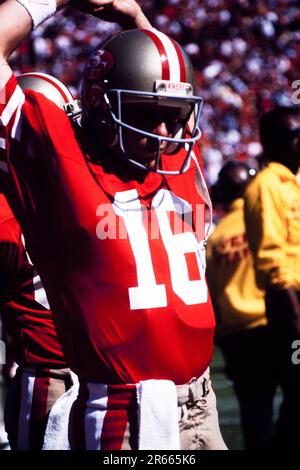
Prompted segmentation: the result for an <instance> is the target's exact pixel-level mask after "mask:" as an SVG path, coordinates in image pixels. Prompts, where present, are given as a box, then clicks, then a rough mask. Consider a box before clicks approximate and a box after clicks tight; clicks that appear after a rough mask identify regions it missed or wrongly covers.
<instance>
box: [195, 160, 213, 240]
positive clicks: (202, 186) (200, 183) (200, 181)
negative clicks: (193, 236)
mask: <svg viewBox="0 0 300 470" xmlns="http://www.w3.org/2000/svg"><path fill="white" fill-rule="evenodd" d="M191 158H192V159H193V160H194V162H195V164H196V173H195V186H196V189H197V192H198V194H199V196H200V197H201V198H202V199H203V201H204V202H205V204H206V205H207V207H208V209H209V225H208V227H207V229H206V230H205V234H204V236H205V239H204V242H203V243H204V244H205V243H206V240H207V239H208V236H209V231H210V228H211V226H212V212H213V210H212V202H211V198H210V195H209V192H208V189H207V185H206V181H205V179H204V176H203V173H202V171H201V168H200V165H199V162H198V159H197V157H196V155H195V153H194V152H192V153H191Z"/></svg>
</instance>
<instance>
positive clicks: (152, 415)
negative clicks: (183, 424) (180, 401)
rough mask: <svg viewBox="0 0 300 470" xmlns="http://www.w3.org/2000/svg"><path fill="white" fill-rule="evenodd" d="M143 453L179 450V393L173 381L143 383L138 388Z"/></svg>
mask: <svg viewBox="0 0 300 470" xmlns="http://www.w3.org/2000/svg"><path fill="white" fill-rule="evenodd" d="M137 399H138V404H139V449H141V450H168V449H169V450H179V449H180V440H179V424H178V408H177V392H176V386H175V384H174V382H171V381H170V380H152V379H151V380H142V381H140V382H139V384H137Z"/></svg>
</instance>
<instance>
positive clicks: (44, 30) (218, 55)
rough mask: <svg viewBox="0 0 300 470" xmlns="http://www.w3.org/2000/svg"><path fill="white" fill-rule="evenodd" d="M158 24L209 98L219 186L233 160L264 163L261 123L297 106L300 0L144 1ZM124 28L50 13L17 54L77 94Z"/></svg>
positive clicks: (209, 147) (22, 63)
mask: <svg viewBox="0 0 300 470" xmlns="http://www.w3.org/2000/svg"><path fill="white" fill-rule="evenodd" d="M140 3H141V5H142V7H143V9H144V11H145V13H146V14H147V16H148V18H149V19H150V21H151V22H152V24H153V25H154V26H155V27H157V28H158V29H159V30H161V31H162V32H164V33H166V34H169V35H170V36H172V37H173V38H175V39H176V40H178V41H179V42H180V43H181V44H182V45H183V46H184V48H185V50H186V51H187V53H188V54H189V56H190V57H191V59H192V62H193V64H194V66H195V68H196V75H197V87H198V90H197V92H198V93H199V94H201V95H202V96H203V98H204V101H205V106H204V109H203V116H202V128H203V130H204V136H203V139H202V154H203V158H204V163H205V166H206V175H207V179H208V182H209V183H210V184H213V183H214V182H215V180H216V178H217V174H218V172H219V170H220V168H221V166H222V164H223V163H224V161H226V160H227V159H231V158H233V157H234V158H238V159H240V160H242V161H247V163H249V164H250V165H251V166H252V165H254V166H258V161H259V157H260V155H261V145H260V143H259V139H258V135H257V121H258V118H259V117H260V116H261V114H262V113H263V112H265V111H267V110H268V109H270V108H272V107H273V106H276V105H290V104H292V94H293V91H294V90H293V88H292V83H293V81H294V80H297V79H300V76H299V73H300V72H299V71H300V28H299V25H300V3H299V1H298V0H264V1H262V0H255V1H250V0H204V1H200V0H142V1H141V2H140ZM117 30H118V26H117V25H115V24H109V23H105V22H102V21H99V20H97V19H96V18H93V17H88V16H86V15H84V14H82V15H81V14H80V13H78V12H75V11H73V12H70V9H69V11H68V15H65V14H64V13H63V12H62V13H61V14H60V15H56V16H55V17H53V18H50V19H49V20H48V21H47V22H46V23H44V24H43V25H42V26H40V27H39V28H38V29H37V30H35V32H34V33H33V34H32V35H31V37H30V39H29V40H28V41H27V42H26V43H24V44H23V45H22V46H21V47H20V48H19V49H18V51H17V52H16V53H15V54H14V56H13V65H14V68H15V69H17V70H18V71H20V72H26V71H29V70H33V69H35V70H38V71H44V72H46V73H50V74H52V75H54V76H56V77H57V78H59V79H60V80H62V81H63V82H64V83H66V84H67V85H68V86H69V87H70V88H71V91H72V92H73V93H74V94H75V95H76V94H78V93H79V90H80V81H79V80H80V77H81V75H82V69H83V67H84V64H85V61H86V57H87V55H88V54H89V52H90V51H91V50H92V49H93V48H94V47H95V46H97V45H98V44H99V43H100V42H101V41H103V40H104V39H105V38H106V37H108V36H110V35H111V34H112V33H113V32H115V31H117Z"/></svg>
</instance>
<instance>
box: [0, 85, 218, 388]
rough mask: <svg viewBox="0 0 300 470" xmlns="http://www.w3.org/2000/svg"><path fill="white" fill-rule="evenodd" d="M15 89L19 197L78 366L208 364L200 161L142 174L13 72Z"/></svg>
mask: <svg viewBox="0 0 300 470" xmlns="http://www.w3.org/2000/svg"><path fill="white" fill-rule="evenodd" d="M6 98H7V99H6V105H5V104H3V105H2V123H3V124H4V126H6V137H7V142H8V148H7V159H8V162H7V163H8V166H9V169H10V174H11V177H12V180H13V184H12V188H11V192H10V204H11V206H12V207H13V210H14V212H15V214H16V216H17V217H18V219H19V221H20V224H21V226H22V230H23V232H24V234H25V235H26V239H27V241H28V250H29V253H30V256H31V257H32V260H33V262H34V264H35V266H36V267H37V269H38V272H39V273H40V275H41V278H42V281H43V284H44V286H45V289H46V292H47V296H48V298H49V301H50V305H51V306H52V308H53V311H54V314H55V319H57V328H58V329H59V333H60V335H61V336H62V337H63V342H64V349H65V351H66V353H67V360H68V362H69V363H70V366H71V368H72V369H73V370H74V371H75V372H76V373H77V374H78V375H79V376H80V377H81V378H83V379H85V380H88V381H97V382H105V383H132V382H134V383H135V382H138V381H139V380H146V379H150V378H154V379H170V380H173V381H174V382H175V383H177V384H180V383H184V382H186V381H187V380H189V379H190V378H192V377H194V376H199V375H201V374H202V373H203V372H204V370H205V369H206V368H207V366H208V364H209V363H210V361H211V356H212V348H213V334H214V326H215V320H214V315H213V311H212V307H211V302H210V299H209V294H208V290H207V286H206V281H205V275H204V260H203V254H202V253H201V250H200V244H199V240H198V239H199V237H198V239H197V237H196V235H195V229H197V231H198V233H199V234H200V238H203V234H204V204H203V201H202V200H201V198H200V197H199V195H198V193H197V191H196V189H195V185H194V180H195V167H194V166H193V165H191V167H190V169H189V171H188V172H187V173H185V174H183V175H180V176H162V175H158V174H156V173H149V174H147V175H146V176H144V177H143V178H142V179H141V177H134V176H133V174H134V173H135V171H134V169H132V168H129V166H128V164H127V163H126V162H122V161H121V159H118V158H116V157H113V156H112V155H109V154H108V153H106V155H102V157H101V159H102V161H101V164H98V163H93V157H92V156H91V155H90V154H89V152H88V150H87V148H88V142H85V141H84V136H83V134H82V135H81V136H79V137H78V136H77V137H78V138H76V136H75V131H74V130H73V128H72V125H71V123H70V122H69V120H68V118H67V116H66V115H65V114H64V112H63V111H61V110H60V109H58V108H57V107H56V106H55V105H54V104H53V103H51V102H49V101H48V100H47V99H46V98H45V97H44V96H42V95H40V94H39V93H35V92H33V91H27V92H26V97H25V96H24V94H23V92H22V91H21V89H20V88H19V87H18V86H17V83H16V80H15V78H14V77H11V79H10V80H9V82H8V84H7V87H6ZM76 132H77V131H76ZM78 132H79V131H78ZM98 154H99V152H98ZM184 154H185V151H181V152H180V154H178V155H177V157H176V158H177V159H183V158H184ZM98 156H99V155H98ZM168 169H171V165H170V164H169V167H168ZM196 214H197V217H196ZM199 221H200V222H199Z"/></svg>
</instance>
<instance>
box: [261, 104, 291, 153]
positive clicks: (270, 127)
mask: <svg viewBox="0 0 300 470" xmlns="http://www.w3.org/2000/svg"><path fill="white" fill-rule="evenodd" d="M298 115H300V109H299V108H296V107H294V106H279V107H278V108H274V109H272V110H270V111H268V112H266V113H265V114H263V116H262V117H261V119H260V123H259V135H260V141H261V144H262V146H263V149H264V154H265V155H266V156H267V157H268V158H270V157H271V159H272V160H275V159H276V157H277V156H278V155H280V154H281V153H282V152H283V151H284V145H285V143H286V133H285V128H284V126H283V123H282V120H283V118H285V117H286V116H298Z"/></svg>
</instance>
